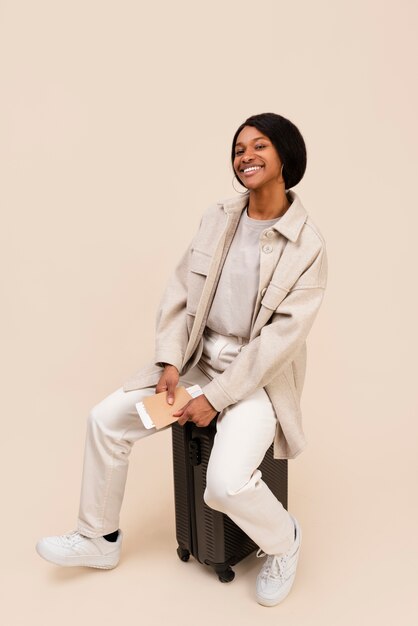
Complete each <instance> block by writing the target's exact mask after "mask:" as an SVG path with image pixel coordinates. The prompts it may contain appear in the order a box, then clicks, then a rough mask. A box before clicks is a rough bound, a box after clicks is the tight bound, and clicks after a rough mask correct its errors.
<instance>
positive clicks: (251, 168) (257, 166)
mask: <svg viewBox="0 0 418 626" xmlns="http://www.w3.org/2000/svg"><path fill="white" fill-rule="evenodd" d="M259 169H261V165H253V167H246V168H245V169H244V174H245V172H254V171H255V170H259Z"/></svg>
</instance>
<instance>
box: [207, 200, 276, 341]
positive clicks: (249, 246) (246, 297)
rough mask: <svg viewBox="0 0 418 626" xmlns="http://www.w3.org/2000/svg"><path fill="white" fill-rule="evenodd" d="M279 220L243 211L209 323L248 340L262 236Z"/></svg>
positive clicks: (215, 329) (216, 330)
mask: <svg viewBox="0 0 418 626" xmlns="http://www.w3.org/2000/svg"><path fill="white" fill-rule="evenodd" d="M279 220H280V217H278V218H277V217H276V218H274V219H272V220H257V219H254V218H252V217H250V216H249V215H248V209H245V210H243V211H242V214H241V218H240V221H239V224H238V226H237V230H236V231H235V235H234V238H233V240H232V242H231V246H230V248H229V251H228V254H227V256H226V259H225V263H224V266H223V268H222V272H221V275H220V278H219V282H218V285H217V288H216V292H215V296H214V299H213V302H212V306H211V309H210V311H209V315H208V318H207V321H206V326H207V327H208V328H209V329H211V330H213V331H215V332H217V333H221V334H222V335H232V336H236V337H242V338H244V339H247V340H249V338H250V329H251V320H252V315H253V311H254V307H255V303H256V300H257V292H258V287H259V281H260V250H261V245H262V244H261V241H260V239H261V235H262V234H263V233H264V231H266V230H269V229H270V228H271V227H272V226H273V225H274V224H276V223H277V222H278V221H279Z"/></svg>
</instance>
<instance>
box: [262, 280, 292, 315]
mask: <svg viewBox="0 0 418 626" xmlns="http://www.w3.org/2000/svg"><path fill="white" fill-rule="evenodd" d="M288 293H289V290H288V289H286V287H279V285H276V284H275V283H270V284H269V286H268V287H267V289H266V291H265V292H264V295H263V297H262V299H261V304H262V305H263V306H264V307H266V309H269V310H270V311H276V309H277V308H278V307H279V305H280V304H281V302H282V301H283V300H284V299H285V297H286V296H287V294H288Z"/></svg>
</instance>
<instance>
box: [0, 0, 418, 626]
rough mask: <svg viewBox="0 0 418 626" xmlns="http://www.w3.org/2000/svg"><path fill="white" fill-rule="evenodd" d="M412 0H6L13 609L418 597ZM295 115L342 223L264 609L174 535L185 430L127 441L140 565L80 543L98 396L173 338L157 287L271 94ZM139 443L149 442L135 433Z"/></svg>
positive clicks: (297, 604) (402, 608) (326, 200)
mask: <svg viewBox="0 0 418 626" xmlns="http://www.w3.org/2000/svg"><path fill="white" fill-rule="evenodd" d="M416 29H417V5H416V3H415V2H413V1H412V0H411V1H407V0H398V1H397V2H388V1H386V2H382V1H381V0H380V1H378V0H375V1H372V0H361V1H360V0H351V1H350V2H338V1H335V0H317V2H308V1H307V0H306V1H305V2H298V1H293V2H286V3H285V2H278V1H276V2H273V1H271V0H264V2H262V3H257V2H254V1H251V2H249V1H248V0H240V1H239V2H237V1H231V2H228V1H225V0H223V1H222V2H221V1H218V0H212V2H209V3H205V4H202V3H199V2H191V1H190V2H185V1H178V2H173V3H169V2H159V3H155V4H152V3H141V2H134V1H133V0H132V1H128V0H119V1H118V2H109V1H103V0H100V1H99V0H97V1H93V0H83V1H80V0H72V2H58V1H56V0H55V1H54V0H49V1H46V0H38V1H37V2H30V1H28V0H13V1H12V0H10V1H6V0H1V1H0V68H1V69H0V71H1V97H0V133H1V143H0V150H1V152H0V172H1V185H0V198H1V209H2V226H1V254H2V259H1V281H2V282H1V295H2V306H1V315H2V322H1V329H2V331H3V336H2V339H1V346H2V350H1V352H2V357H3V359H2V362H3V368H2V374H1V380H2V383H3V384H2V407H1V428H2V436H1V445H2V449H1V463H2V468H1V475H2V528H3V534H2V538H1V539H2V541H1V567H0V570H1V576H2V578H3V580H2V582H1V590H2V595H3V596H4V599H3V600H2V608H1V611H2V612H3V617H2V624H4V625H5V626H15V625H19V626H20V625H26V624H28V625H36V626H37V625H38V624H39V625H41V624H42V626H49V625H52V624H57V623H60V624H63V625H67V624H80V625H83V626H84V625H87V624H93V623H97V624H104V625H105V624H106V625H107V624H115V623H126V624H154V623H157V622H158V623H162V622H161V621H160V620H166V621H167V623H168V622H169V623H172V624H173V623H174V624H180V623H182V624H186V625H189V624H190V625H191V624H196V623H199V624H201V625H206V624H207V625H209V624H213V623H214V621H215V620H217V621H218V623H228V624H232V625H235V624H237V625H238V624H239V625H240V626H242V625H245V624H253V623H255V620H257V621H258V620H261V621H260V623H263V624H277V623H279V622H280V623H282V624H286V625H287V626H290V625H298V626H301V625H305V624H306V625H308V624H309V625H312V624H320V625H321V626H327V625H333V626H334V625H335V624H338V625H339V626H345V625H350V626H351V625H352V624H368V625H369V624H378V623H379V624H382V625H383V624H388V625H389V624H390V625H392V624H394V623H395V620H396V621H397V623H401V624H403V625H408V626H410V625H411V626H412V625H413V624H416V623H417V619H418V608H417V600H416V583H417V574H416V572H417V556H418V554H417V553H418V545H417V543H418V542H417V536H416V535H417V502H416V477H417V445H416V443H417V434H418V425H417V417H418V415H417V396H416V386H417V385H416V374H417V368H416V362H417V347H418V346H417V336H416V332H415V328H416V319H417V298H416V288H417V286H416V285H417V281H416V267H417V256H416V248H417V245H416V237H417V227H418V220H417V216H416V174H417V149H416V146H417V141H418V136H417V135H418V133H417V122H416V111H417V110H418V103H417V85H416V82H415V76H416V61H417V44H416ZM263 111H275V112H277V113H281V114H282V115H284V116H286V117H288V118H290V119H291V120H292V121H294V122H295V123H296V124H297V126H298V127H299V128H300V130H301V132H302V134H303V135H304V137H305V140H306V143H307V147H308V168H307V172H306V175H305V177H304V179H303V181H302V182H301V183H300V184H299V185H298V186H297V187H296V188H295V191H296V192H297V193H299V194H300V196H301V198H302V201H303V203H304V204H305V206H306V208H307V210H308V212H309V213H310V215H311V217H312V218H313V220H314V221H315V222H316V223H317V224H318V226H319V227H320V229H321V230H322V232H323V234H324V236H325V238H326V240H327V244H328V255H329V282H328V289H327V292H326V296H325V300H324V303H323V307H322V309H321V311H320V314H319V316H318V318H317V321H316V323H315V326H314V328H313V329H312V332H311V334H310V337H309V341H308V350H309V357H308V358H309V362H308V368H309V369H308V374H307V379H306V386H305V390H304V396H303V412H304V423H305V428H306V434H307V437H308V440H309V445H308V447H307V449H306V450H305V452H304V453H303V454H302V455H301V456H299V457H298V458H297V459H296V460H294V461H292V462H291V463H290V481H289V488H290V500H289V505H290V510H291V511H292V512H293V513H294V514H295V515H296V516H297V517H298V518H299V520H300V522H301V525H302V527H303V532H304V543H303V549H302V552H301V558H300V565H299V569H298V575H297V579H296V582H295V586H294V588H293V590H292V593H291V595H290V596H289V597H288V598H287V599H286V601H285V602H284V603H283V604H281V605H280V606H277V607H275V608H273V609H266V608H263V607H260V606H259V605H258V604H256V602H255V600H254V580H255V577H256V574H257V571H258V568H259V565H260V563H259V561H257V560H256V559H255V557H250V558H249V559H247V560H246V561H244V562H243V563H241V564H240V565H238V566H236V568H235V570H236V572H237V576H236V579H235V581H234V582H233V583H232V584H230V585H222V584H220V583H219V582H218V581H217V579H216V577H215V576H214V575H213V574H212V572H210V571H207V570H206V569H205V568H203V567H202V566H200V565H199V564H198V563H197V562H196V561H193V560H191V561H190V562H189V563H188V564H184V563H182V562H180V560H179V559H178V558H177V556H176V553H175V548H176V543H175V536H174V504H173V492H172V491H173V490H172V473H171V472H172V469H171V448H170V446H171V440H170V436H169V433H162V434H160V435H158V436H156V437H154V438H150V439H148V440H146V441H144V442H142V443H141V444H138V445H137V446H136V447H135V449H134V451H133V455H132V457H131V458H132V464H131V468H130V474H129V479H128V485H127V491H126V497H125V503H124V508H123V515H122V520H121V526H122V527H123V529H124V531H125V543H124V548H123V557H122V560H121V563H120V566H119V567H118V568H117V569H115V570H113V571H111V572H101V571H96V570H81V569H74V570H72V569H69V570H67V569H60V568H58V567H55V566H53V565H50V564H48V563H46V562H44V561H42V560H41V559H40V558H39V557H38V556H37V555H36V553H35V550H34V546H35V542H36V540H37V539H38V537H40V536H42V535H45V534H55V533H63V532H66V531H69V530H72V529H73V527H74V525H75V519H76V514H77V508H78V495H79V485H80V478H81V463H82V453H83V445H84V431H85V419H86V416H87V413H88V411H89V409H90V407H91V406H93V405H94V404H95V403H96V402H98V401H99V400H101V399H102V398H103V397H104V396H105V395H107V394H108V393H110V392H112V391H113V390H114V389H116V388H117V387H118V386H120V385H121V384H122V382H123V381H124V380H125V379H126V378H127V377H129V376H130V375H131V374H132V373H133V372H134V371H135V370H136V369H137V368H138V367H139V366H140V365H142V364H143V363H145V362H146V361H147V360H148V359H149V358H150V357H151V356H152V353H153V341H154V335H153V331H154V318H155V311H156V307H157V304H158V301H159V298H160V295H161V293H162V290H163V288H164V285H165V282H166V279H167V276H168V273H169V272H170V270H171V268H172V266H173V264H174V263H175V262H177V260H178V258H179V257H180V255H181V253H182V251H183V249H184V247H185V246H186V245H187V243H188V241H189V239H190V237H191V236H192V234H193V233H194V230H195V228H196V227H197V225H198V222H199V219H200V215H201V213H202V211H203V210H204V209H205V208H206V206H207V205H208V204H209V203H212V202H213V201H214V200H217V199H218V198H222V197H225V196H229V195H233V194H234V191H233V189H232V186H231V180H232V170H231V167H230V164H229V150H230V143H231V139H232V136H233V133H234V132H235V129H236V128H237V126H238V125H239V124H240V123H241V122H242V121H243V120H244V119H245V118H246V117H247V116H248V115H251V114H253V113H259V112H263ZM139 447H141V449H139Z"/></svg>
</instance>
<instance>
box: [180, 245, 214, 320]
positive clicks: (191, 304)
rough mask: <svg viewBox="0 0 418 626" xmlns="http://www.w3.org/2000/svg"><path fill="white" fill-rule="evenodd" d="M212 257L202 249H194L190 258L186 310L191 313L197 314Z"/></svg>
mask: <svg viewBox="0 0 418 626" xmlns="http://www.w3.org/2000/svg"><path fill="white" fill-rule="evenodd" d="M211 262H212V257H211V256H210V255H208V254H206V253H205V252H202V251H201V250H196V248H195V249H193V250H192V253H191V259H190V268H189V274H188V277H187V304H186V310H187V313H189V314H190V315H196V311H197V307H198V305H199V301H200V297H201V295H202V291H203V287H204V285H205V281H206V277H207V275H208V273H209V268H210V265H211Z"/></svg>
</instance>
